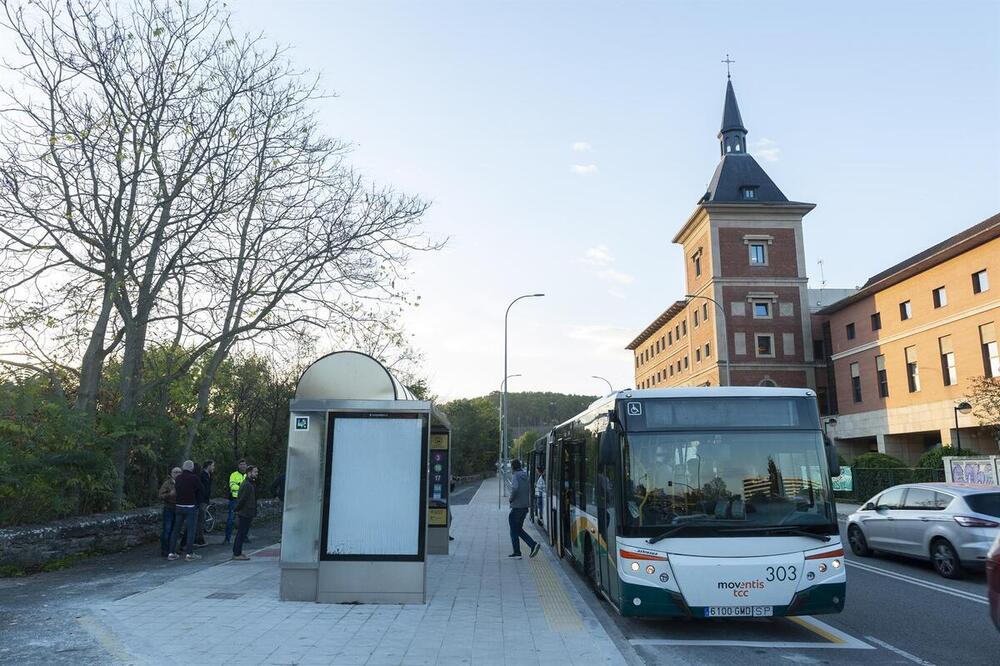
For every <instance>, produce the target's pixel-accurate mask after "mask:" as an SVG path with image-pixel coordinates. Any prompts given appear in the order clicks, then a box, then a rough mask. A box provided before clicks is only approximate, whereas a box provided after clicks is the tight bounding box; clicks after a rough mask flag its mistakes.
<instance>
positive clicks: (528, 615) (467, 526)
mask: <svg viewBox="0 0 1000 666" xmlns="http://www.w3.org/2000/svg"><path fill="white" fill-rule="evenodd" d="M496 494H497V485H496V480H488V481H486V482H484V484H483V485H482V487H481V489H480V491H479V493H478V494H477V495H476V497H475V498H474V499H473V501H472V502H471V503H470V504H468V505H465V506H456V507H453V515H454V518H453V524H452V531H453V534H454V536H455V539H456V540H455V541H453V542H451V547H452V552H451V554H450V555H447V556H443V555H442V556H437V555H432V556H430V557H429V559H428V562H427V595H428V596H427V598H428V602H427V603H426V604H425V605H399V604H386V605H382V606H352V605H337V604H316V603H307V602H281V601H278V599H277V588H278V581H279V578H280V570H279V568H278V566H279V565H278V562H277V560H276V559H275V558H255V559H252V560H251V561H249V562H226V563H223V564H220V565H217V566H214V567H209V568H207V569H201V570H199V571H197V572H193V573H185V571H184V568H183V567H182V566H181V567H178V568H177V572H178V578H177V579H175V580H174V581H173V582H172V583H171V585H170V586H161V587H159V588H155V589H152V590H149V591H147V592H143V593H141V594H137V595H132V596H130V597H126V598H125V599H122V600H121V601H117V602H112V603H109V604H107V605H105V606H103V607H102V608H103V610H102V611H100V612H101V613H102V618H103V620H104V621H105V624H107V626H109V627H112V628H113V630H114V631H115V633H117V634H118V637H119V639H120V640H121V642H122V644H123V645H124V646H125V647H126V648H127V649H128V650H129V651H130V652H131V653H132V654H134V655H142V656H143V657H144V658H146V660H147V661H150V662H152V663H158V662H164V661H172V662H178V663H198V664H203V663H205V664H212V663H216V661H218V663H220V664H226V666H232V661H231V654H230V653H229V652H225V651H222V652H219V653H214V652H206V651H205V649H204V647H201V648H199V645H201V646H204V645H211V644H212V643H213V640H214V638H215V637H216V636H218V635H220V634H236V633H238V634H241V635H244V636H248V637H250V638H249V647H250V654H252V655H253V657H251V658H249V659H248V660H247V662H248V663H255V662H259V663H261V664H275V665H283V664H292V663H297V664H303V665H309V666H312V665H314V664H315V665H318V664H331V665H333V666H337V665H342V666H354V665H357V664H371V665H372V666H389V665H390V664H405V665H407V666H410V665H413V666H417V665H419V664H446V665H447V664H452V665H454V664H463V665H465V664H475V665H476V666H480V665H483V666H501V665H503V666H506V665H507V664H511V665H513V664H517V665H518V666H526V665H529V664H551V663H563V664H584V663H586V664H621V663H624V660H623V659H622V658H621V655H620V654H619V653H618V651H617V649H616V647H615V645H614V643H613V642H612V641H611V640H610V639H609V638H608V636H607V634H606V633H605V632H604V630H603V627H602V626H601V625H600V623H599V622H598V621H597V619H596V618H595V617H594V616H593V613H592V612H590V610H589V608H588V607H587V605H586V603H585V602H584V601H583V599H582V598H580V596H579V593H578V592H576V589H575V587H574V586H573V585H572V584H571V583H570V581H567V580H565V576H564V574H562V573H561V571H558V570H557V569H556V568H555V567H554V565H553V564H552V563H551V562H548V561H546V560H545V559H544V558H545V557H546V556H545V555H544V554H543V556H542V558H536V559H534V560H520V561H511V560H507V559H506V555H507V554H508V553H509V552H510V540H509V538H508V536H507V515H506V510H500V511H498V510H497V506H496ZM232 589H242V590H246V593H245V594H244V595H243V596H241V597H240V598H239V599H231V600H230V599H206V598H205V597H207V596H208V595H209V594H212V593H213V592H225V591H231V590H232ZM149 637H155V638H156V640H155V641H153V640H150V638H149Z"/></svg>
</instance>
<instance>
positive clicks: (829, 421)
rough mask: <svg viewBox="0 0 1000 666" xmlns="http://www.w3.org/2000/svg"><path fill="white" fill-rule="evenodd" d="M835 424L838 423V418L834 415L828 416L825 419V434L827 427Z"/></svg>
mask: <svg viewBox="0 0 1000 666" xmlns="http://www.w3.org/2000/svg"><path fill="white" fill-rule="evenodd" d="M835 425H837V419H836V418H834V417H832V416H828V417H827V418H825V419H823V434H824V435H825V434H826V429H827V427H831V428H832V427H833V426H835Z"/></svg>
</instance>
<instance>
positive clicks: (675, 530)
mask: <svg viewBox="0 0 1000 666" xmlns="http://www.w3.org/2000/svg"><path fill="white" fill-rule="evenodd" d="M726 522H728V521H722V520H690V521H688V522H684V523H680V524H679V525H674V526H673V527H671V528H670V529H669V530H667V531H666V532H663V533H662V534H657V535H656V536H655V537H652V538H650V539H649V541H648V542H647V543H656V542H657V541H660V540H662V539H666V538H667V537H670V536H673V535H675V534H679V533H680V532H683V531H684V530H686V529H688V528H689V527H712V526H713V525H718V524H719V523H726Z"/></svg>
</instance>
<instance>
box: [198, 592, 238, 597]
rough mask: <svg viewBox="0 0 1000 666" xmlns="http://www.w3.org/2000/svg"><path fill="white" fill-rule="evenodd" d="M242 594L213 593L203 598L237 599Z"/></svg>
mask: <svg viewBox="0 0 1000 666" xmlns="http://www.w3.org/2000/svg"><path fill="white" fill-rule="evenodd" d="M242 596H243V592H213V593H212V594H210V595H208V596H207V597H205V598H206V599H239V598H240V597H242Z"/></svg>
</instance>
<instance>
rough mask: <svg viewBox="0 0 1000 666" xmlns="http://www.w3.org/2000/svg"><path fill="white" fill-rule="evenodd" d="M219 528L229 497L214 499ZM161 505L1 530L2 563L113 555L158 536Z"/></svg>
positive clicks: (272, 503) (264, 510)
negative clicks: (73, 556) (100, 554)
mask: <svg viewBox="0 0 1000 666" xmlns="http://www.w3.org/2000/svg"><path fill="white" fill-rule="evenodd" d="M212 502H213V504H214V505H215V511H214V513H215V530H214V531H213V532H212V533H213V534H221V533H222V531H223V530H224V529H225V524H226V514H227V511H228V509H227V501H226V500H224V499H216V500H213V501H212ZM280 513H281V505H280V503H279V502H278V501H277V500H274V499H268V500H261V501H259V502H257V520H266V519H268V518H274V517H276V516H278V515H279V514H280ZM161 514H162V509H161V508H160V507H147V508H143V509H134V510H132V511H125V512H122V513H97V514H93V515H89V516H77V517H75V518H66V519H64V520H58V521H55V522H52V523H47V524H45V525H27V526H24V527H12V528H7V529H0V567H6V566H14V567H17V568H20V569H29V570H30V569H35V568H38V567H41V566H43V565H44V564H46V563H47V562H51V561H53V560H59V559H62V558H65V557H69V556H72V555H82V554H87V555H91V554H97V553H115V552H119V551H122V550H125V549H127V548H132V547H134V546H138V545H140V544H143V543H148V542H150V541H156V540H158V539H159V538H160V528H161V523H160V516H161Z"/></svg>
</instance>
